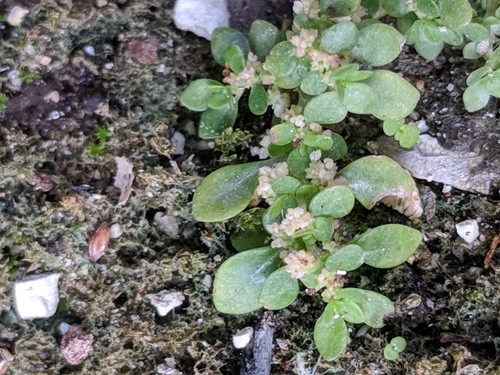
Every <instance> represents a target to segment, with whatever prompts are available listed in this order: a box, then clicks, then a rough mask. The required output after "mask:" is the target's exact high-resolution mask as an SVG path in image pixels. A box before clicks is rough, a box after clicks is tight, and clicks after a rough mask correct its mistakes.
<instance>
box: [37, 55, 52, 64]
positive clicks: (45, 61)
mask: <svg viewBox="0 0 500 375" xmlns="http://www.w3.org/2000/svg"><path fill="white" fill-rule="evenodd" d="M51 62H52V58H51V57H49V56H45V55H44V56H41V57H40V65H43V66H47V65H49V64H50V63H51Z"/></svg>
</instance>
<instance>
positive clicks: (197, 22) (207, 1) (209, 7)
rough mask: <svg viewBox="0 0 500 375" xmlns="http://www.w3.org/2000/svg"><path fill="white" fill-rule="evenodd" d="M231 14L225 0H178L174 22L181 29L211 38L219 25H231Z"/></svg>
mask: <svg viewBox="0 0 500 375" xmlns="http://www.w3.org/2000/svg"><path fill="white" fill-rule="evenodd" d="M229 18H230V14H229V11H228V9H227V4H226V1H225V0H177V1H176V2H175V6H174V15H173V19H174V23H175V26H176V27H177V28H178V29H180V30H185V31H191V32H193V33H195V34H196V35H198V36H201V37H203V38H205V39H208V40H210V38H211V36H212V31H213V30H214V29H215V28H217V27H227V26H229Z"/></svg>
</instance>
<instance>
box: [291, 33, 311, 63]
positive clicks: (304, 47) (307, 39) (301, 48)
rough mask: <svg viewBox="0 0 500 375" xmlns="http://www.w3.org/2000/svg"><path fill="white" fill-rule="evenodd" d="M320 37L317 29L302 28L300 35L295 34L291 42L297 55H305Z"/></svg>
mask: <svg viewBox="0 0 500 375" xmlns="http://www.w3.org/2000/svg"><path fill="white" fill-rule="evenodd" d="M317 37H318V30H316V29H301V30H300V33H299V35H294V36H292V38H291V39H290V43H292V44H293V46H294V47H295V56H297V57H304V56H305V55H306V53H307V51H309V50H310V49H311V48H312V47H313V43H314V41H315V40H316V38H317Z"/></svg>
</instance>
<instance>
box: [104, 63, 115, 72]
mask: <svg viewBox="0 0 500 375" xmlns="http://www.w3.org/2000/svg"><path fill="white" fill-rule="evenodd" d="M114 66H115V64H113V63H112V62H107V63H106V64H104V69H107V70H111V69H113V67H114Z"/></svg>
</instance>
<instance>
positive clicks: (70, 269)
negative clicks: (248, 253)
mask: <svg viewBox="0 0 500 375" xmlns="http://www.w3.org/2000/svg"><path fill="white" fill-rule="evenodd" d="M240 3H241V5H245V6H250V5H251V4H252V2H241V1H239V2H238V1H235V2H232V3H230V7H232V9H233V10H234V9H238V6H237V5H238V4H240ZM243 3H244V4H243ZM284 3H287V2H284ZM288 3H289V2H288ZM255 4H257V5H259V4H260V5H262V3H260V2H256V3H255ZM276 4H277V2H271V3H268V4H267V5H268V7H267V8H265V7H258V9H260V13H258V12H251V11H248V12H250V13H248V12H247V14H246V15H245V14H242V13H241V12H240V13H239V14H238V13H237V12H234V13H233V21H232V22H233V25H236V26H238V27H241V28H242V29H244V28H246V27H248V25H249V21H248V19H249V18H248V16H249V14H252V15H254V14H258V15H259V16H266V17H270V19H271V20H272V21H273V22H275V23H276V24H283V20H284V19H286V15H287V14H289V8H287V7H286V6H284V5H282V4H281V5H279V6H278V5H276ZM12 5H22V6H24V7H26V8H27V9H29V10H30V12H29V13H28V15H27V16H26V17H25V19H24V22H23V24H22V26H21V27H12V26H9V25H7V24H6V22H5V18H0V37H1V44H0V56H1V59H0V91H1V92H2V93H3V94H5V95H7V97H8V98H9V100H8V103H7V107H6V109H5V111H3V112H0V250H1V252H0V311H1V315H0V348H2V349H5V350H8V351H9V352H10V353H12V354H14V356H15V359H14V361H13V362H11V363H10V366H9V369H8V370H7V372H6V373H7V374H16V375H18V374H19V375H25V374H47V375H49V374H50V375H53V374H103V375H104V374H106V375H108V374H237V373H239V371H240V367H241V355H242V354H241V352H240V351H238V350H236V349H234V348H233V346H232V344H231V336H232V334H234V333H235V331H236V330H238V329H240V328H243V327H245V326H248V325H250V326H252V325H254V324H256V323H258V322H259V321H260V318H261V316H262V312H257V313H255V314H249V315H245V316H236V317H235V316H228V315H223V314H220V313H219V312H217V311H216V310H215V308H214V306H213V303H212V300H211V295H210V288H211V281H212V280H213V276H214V273H215V270H216V269H217V267H218V266H219V265H220V264H221V262H222V261H223V260H224V259H226V258H227V257H228V256H229V255H230V254H232V253H233V251H234V250H233V249H232V247H231V245H230V242H229V240H228V238H229V235H230V232H231V231H230V228H231V227H232V224H231V223H230V224H229V225H227V226H223V225H215V224H213V225H203V224H200V223H197V222H196V221H194V219H193V217H192V215H191V212H190V204H191V203H190V202H191V197H192V194H193V191H194V190H195V188H196V186H197V184H198V183H199V182H200V180H201V179H202V177H203V176H205V175H207V174H208V173H209V172H210V171H213V170H215V169H216V168H218V167H220V166H221V165H224V164H227V163H230V162H234V161H235V160H244V159H245V158H246V157H247V156H245V155H247V154H248V152H247V150H246V148H245V147H246V146H245V145H248V144H251V143H254V142H255V140H256V139H255V138H256V135H258V134H259V133H258V132H254V133H252V132H250V133H248V132H247V133H245V132H244V131H243V130H239V131H235V132H234V133H233V135H232V136H228V139H222V140H219V141H218V142H217V143H216V144H215V146H214V145H213V144H211V143H209V142H206V141H201V140H199V139H198V138H197V137H196V124H197V121H198V119H199V117H198V115H197V114H194V113H191V112H189V111H187V110H186V109H185V108H183V107H181V106H180V105H179V103H178V98H179V95H180V93H181V91H182V89H183V88H184V87H185V86H186V85H187V84H188V83H189V82H190V81H191V80H192V79H196V78H201V77H211V78H214V77H215V78H217V77H220V74H221V73H220V68H219V67H217V66H216V65H215V63H214V62H213V61H212V59H211V56H210V46H209V42H207V41H206V40H203V39H201V38H198V37H196V36H194V35H193V34H190V33H184V32H181V31H179V30H177V29H176V28H175V27H174V25H173V22H172V13H171V10H172V7H173V1H162V0H149V1H147V2H144V1H138V0H116V1H102V0H101V1H99V0H97V1H95V2H87V1H82V0H74V1H67V0H60V1H56V0H47V1H39V0H6V1H3V2H0V16H2V15H5V14H6V11H7V10H8V9H10V7H11V6H12ZM264 5H265V4H264ZM287 6H288V5H287ZM276 7H277V8H276ZM241 9H243V8H241ZM245 9H247V8H245ZM276 9H279V12H277V11H276ZM457 56H459V52H458V51H452V50H448V51H446V54H445V55H443V56H442V57H440V58H439V59H438V60H437V61H435V62H425V61H424V60H422V59H420V58H419V57H418V56H416V55H415V53H414V51H413V50H411V49H409V48H408V49H406V50H405V52H404V54H403V55H402V56H401V58H400V59H399V60H398V62H397V63H396V64H395V67H394V69H396V70H398V71H400V72H402V73H403V74H404V75H405V76H406V77H407V78H408V79H410V80H412V81H413V82H414V83H416V82H417V81H421V82H423V83H424V85H423V87H422V92H423V100H421V102H420V104H419V107H418V108H417V109H416V111H415V117H416V119H425V120H426V121H427V123H428V125H429V127H430V133H431V134H432V135H435V136H436V137H438V139H439V140H440V142H441V144H442V145H443V146H444V147H446V148H453V147H458V149H460V147H462V148H463V147H465V146H463V145H464V144H465V145H466V146H468V147H465V149H467V150H470V149H471V148H477V147H479V148H481V147H483V146H482V145H484V144H486V145H487V146H488V147H489V148H490V149H492V150H493V155H498V148H496V147H498V139H499V133H498V129H499V128H498V119H499V112H498V102H493V101H492V102H491V103H490V106H489V107H488V108H487V109H485V110H484V111H481V112H479V113H477V114H475V115H474V116H478V117H476V118H483V119H488V122H487V124H488V125H487V126H485V127H484V129H487V130H486V131H483V132H482V133H481V134H483V135H484V137H483V138H484V142H483V143H480V142H479V139H480V137H478V136H477V134H478V133H477V132H476V131H474V130H471V129H472V128H471V126H470V124H471V123H470V122H466V121H463V120H462V118H463V117H462V116H463V115H464V112H463V109H462V107H461V103H460V96H461V93H462V92H463V89H464V87H465V83H464V80H465V77H466V75H467V74H468V72H470V71H471V70H472V69H473V66H471V65H469V64H464V62H463V61H461V60H460V59H459V58H457ZM450 84H451V85H453V86H452V87H453V88H452V90H451V91H450V90H448V89H446V88H447V87H448V88H449V87H451V86H448V85H450ZM444 108H448V110H446V111H444V110H443V109H444ZM243 118H244V120H242V119H240V120H239V121H238V122H237V124H238V127H242V126H246V128H245V129H244V130H245V131H248V130H252V126H253V127H255V128H259V127H260V126H261V125H262V124H261V122H262V121H264V120H265V119H266V118H264V120H258V121H256V122H253V123H251V126H248V123H247V122H246V118H245V117H243ZM491 124H495V125H496V128H495V127H494V126H492V125H491ZM336 130H339V131H341V132H342V134H343V135H344V136H345V137H346V140H347V142H348V145H349V146H350V149H351V154H350V156H349V157H350V158H356V157H359V156H360V155H363V154H367V153H368V152H369V150H370V149H371V148H370V147H369V145H370V143H371V142H372V141H374V140H376V139H377V137H378V136H380V135H381V131H380V128H379V126H378V124H377V122H376V121H374V120H373V119H367V118H360V117H350V118H348V119H347V120H346V121H345V123H343V124H342V125H341V126H339V127H338V128H337V129H336ZM464 134H465V135H469V137H473V138H474V142H472V141H470V142H469V143H468V144H467V142H468V141H465V143H464V142H461V143H460V146H457V141H458V140H459V138H461V136H462V135H464ZM180 135H182V136H184V138H185V139H186V145H185V148H184V150H182V147H181V145H180V144H179V143H178V140H179V137H180V138H182V137H181V136H180ZM242 144H243V146H241V145H242ZM235 145H236V146H235ZM214 147H215V149H214ZM495 150H497V151H495ZM495 152H496V154H495ZM116 157H126V158H127V159H128V160H130V162H131V163H132V164H133V171H134V175H135V179H134V181H133V192H132V194H131V196H130V198H129V200H128V201H127V203H126V204H124V205H117V203H118V201H119V196H120V189H118V188H116V187H115V186H114V185H113V182H114V176H115V175H116V173H117V164H116V159H115V158H116ZM488 160H490V159H488ZM497 161H498V160H497ZM494 162H495V160H494V159H492V160H491V163H490V162H488V163H489V164H488V163H485V166H488V165H491V164H492V163H493V164H494ZM418 183H419V186H420V191H421V194H422V196H423V200H424V202H425V203H426V205H425V214H424V217H423V218H422V220H421V221H420V222H419V223H410V222H408V221H407V219H406V218H405V217H403V216H402V215H399V214H398V213H396V212H394V211H391V210H389V209H386V208H383V207H377V208H375V209H374V210H372V211H367V210H364V209H362V208H360V207H358V208H357V211H356V214H355V215H353V218H352V221H349V222H346V223H345V224H344V228H341V230H342V231H343V235H345V236H347V237H348V236H350V235H351V234H352V233H353V231H354V230H356V229H357V228H358V227H359V226H364V227H370V226H375V225H379V224H382V223H388V222H400V223H407V224H410V225H413V226H414V227H416V228H419V229H421V230H422V232H423V233H424V236H425V241H424V243H423V244H422V246H421V247H420V248H419V250H418V252H417V253H416V255H415V256H414V258H413V259H411V261H410V262H408V263H406V264H405V265H402V266H400V267H397V268H395V269H391V270H375V269H370V268H368V267H366V268H362V269H361V270H360V271H359V273H357V272H356V273H353V275H352V277H351V278H350V279H349V283H350V284H352V285H356V284H359V283H363V284H365V285H366V288H368V289H371V290H375V291H380V292H383V294H384V295H386V296H388V297H389V298H391V299H392V300H394V301H395V302H396V306H397V309H396V313H395V315H394V316H393V317H391V318H390V319H388V320H387V324H386V326H385V327H384V328H382V329H378V330H374V329H369V330H367V329H365V327H362V326H355V325H354V326H352V328H351V329H352V333H351V342H350V344H349V346H348V350H347V352H346V353H345V354H344V355H343V356H342V357H341V358H340V359H339V360H337V361H335V362H326V361H324V360H322V359H320V358H319V355H318V352H317V351H316V350H315V349H314V344H313V342H312V329H313V326H314V322H315V319H316V318H317V317H318V316H319V314H320V313H321V308H322V306H323V304H322V302H321V301H320V299H319V298H318V296H309V295H307V294H306V293H305V292H303V293H301V296H300V298H299V299H298V301H297V302H295V303H294V304H293V305H291V306H290V307H289V308H288V309H286V310H284V311H282V312H280V313H279V314H278V319H279V321H280V324H279V329H278V330H277V331H276V334H275V345H274V354H273V359H272V373H273V374H301V375H302V374H313V373H314V374H330V375H334V374H335V375H341V374H346V375H347V374H359V375H361V374H367V375H368V374H373V375H375V374H387V375H396V374H415V375H417V374H418V375H427V374H428V375H433V374H437V375H441V374H442V375H444V374H461V375H468V374H489V375H499V374H500V315H499V310H500V287H499V286H500V259H499V256H498V255H495V254H493V253H492V254H493V258H492V263H491V265H490V266H489V267H485V266H484V263H485V257H486V254H487V252H488V250H489V249H490V246H491V244H492V243H493V241H494V238H495V236H497V235H498V234H499V232H500V220H499V217H500V215H499V211H500V209H499V205H498V200H497V199H498V198H497V196H495V194H490V195H480V194H473V193H468V192H464V191H461V190H458V189H455V188H452V189H451V191H448V190H445V191H444V192H443V185H442V184H439V183H433V182H428V181H425V180H422V181H418ZM466 219H476V220H477V221H478V222H479V225H480V233H481V235H480V237H479V239H478V240H477V241H476V242H474V243H473V244H472V245H467V244H466V243H464V242H463V241H462V240H461V239H460V238H459V237H458V236H457V234H456V230H455V224H456V223H458V222H461V221H463V220H466ZM103 222H107V223H109V225H113V224H115V226H114V228H115V229H116V228H117V227H116V224H117V225H119V227H120V229H121V232H122V233H121V235H114V236H113V238H112V239H111V241H110V243H109V247H108V249H107V250H106V252H105V254H104V256H102V257H101V258H100V259H99V260H98V261H97V262H92V261H91V260H90V259H89V256H88V246H89V241H90V239H91V238H92V236H93V233H94V232H95V231H96V229H97V228H98V227H99V226H100V225H101V224H102V223H103ZM118 234H119V233H118ZM46 272H59V273H61V274H62V276H61V278H60V281H59V293H60V296H61V300H60V303H59V306H58V310H57V312H56V314H55V315H54V316H52V317H51V318H47V319H36V320H28V321H23V320H20V319H19V318H18V317H17V315H16V313H15V310H14V301H13V296H12V283H13V282H15V281H18V280H20V279H21V278H23V277H24V276H26V275H32V274H38V273H46ZM162 290H167V291H169V292H181V293H182V294H183V295H184V298H185V299H184V301H183V302H182V304H181V305H180V306H178V307H176V308H175V310H174V311H173V312H170V313H169V314H168V315H167V316H164V317H161V316H160V315H158V314H157V313H156V312H155V308H154V307H153V306H152V304H151V303H150V300H149V299H148V298H147V295H148V294H154V293H157V292H160V291H162ZM61 323H67V324H70V325H76V326H79V327H81V329H82V330H83V331H84V332H87V333H89V334H91V335H92V336H93V343H92V350H91V352H90V354H89V356H88V357H87V359H86V360H85V361H83V362H82V363H81V364H78V365H69V364H68V363H67V361H65V360H64V359H63V358H62V354H61V349H60V345H61V343H62V341H63V340H62V335H61V330H60V327H61ZM397 335H401V336H404V337H405V338H406V339H407V341H408V347H407V349H406V350H405V351H404V352H403V354H402V355H401V356H400V357H399V358H398V359H397V360H396V361H388V360H385V359H384V357H383V355H382V351H383V347H384V346H385V344H386V343H387V341H388V339H390V338H392V337H394V336H397ZM0 373H1V371H0Z"/></svg>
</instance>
